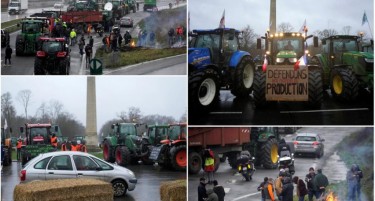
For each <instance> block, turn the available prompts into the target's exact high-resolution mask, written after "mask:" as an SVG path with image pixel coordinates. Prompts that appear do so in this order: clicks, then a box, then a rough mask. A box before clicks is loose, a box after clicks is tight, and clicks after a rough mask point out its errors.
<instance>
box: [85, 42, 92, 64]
mask: <svg viewBox="0 0 375 201" xmlns="http://www.w3.org/2000/svg"><path fill="white" fill-rule="evenodd" d="M85 53H86V68H88V66H89V63H90V60H91V56H92V47H91V45H90V44H87V45H86V47H85Z"/></svg>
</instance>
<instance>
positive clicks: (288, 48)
mask: <svg viewBox="0 0 375 201" xmlns="http://www.w3.org/2000/svg"><path fill="white" fill-rule="evenodd" d="M293 49H294V47H293V45H292V41H290V40H289V41H288V44H287V45H285V46H284V50H293Z"/></svg>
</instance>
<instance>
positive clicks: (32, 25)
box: [18, 19, 44, 34]
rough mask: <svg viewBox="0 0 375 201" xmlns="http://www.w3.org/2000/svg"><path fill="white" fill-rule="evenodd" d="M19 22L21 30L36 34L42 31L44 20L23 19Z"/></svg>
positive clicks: (25, 32)
mask: <svg viewBox="0 0 375 201" xmlns="http://www.w3.org/2000/svg"><path fill="white" fill-rule="evenodd" d="M21 24H22V29H21V32H22V33H24V34H37V33H42V32H43V27H44V22H43V21H42V20H34V19H29V20H23V21H22V22H21ZM18 25H19V24H18Z"/></svg>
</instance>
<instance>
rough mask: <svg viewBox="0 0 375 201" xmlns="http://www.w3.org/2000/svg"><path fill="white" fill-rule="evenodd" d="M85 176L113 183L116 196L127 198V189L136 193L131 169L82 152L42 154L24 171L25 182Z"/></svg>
mask: <svg viewBox="0 0 375 201" xmlns="http://www.w3.org/2000/svg"><path fill="white" fill-rule="evenodd" d="M84 177H87V178H93V179H100V180H103V181H106V182H110V183H112V186H113V191H114V195H115V196H116V197H119V196H123V195H125V193H126V191H127V190H129V191H132V190H134V189H135V185H136V184H137V178H136V177H135V175H134V173H133V172H132V171H131V170H129V169H127V168H124V167H121V166H118V165H114V164H110V163H108V162H106V161H104V160H102V159H99V158H97V157H95V156H93V155H91V154H88V153H84V152H78V151H57V152H49V153H44V154H39V155H38V156H37V157H35V158H33V159H32V160H30V161H29V162H28V163H26V164H25V166H24V168H23V169H22V170H21V172H20V181H21V183H24V182H30V181H34V180H52V179H69V178H84Z"/></svg>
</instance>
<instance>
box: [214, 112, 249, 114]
mask: <svg viewBox="0 0 375 201" xmlns="http://www.w3.org/2000/svg"><path fill="white" fill-rule="evenodd" d="M210 114H242V112H210Z"/></svg>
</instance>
